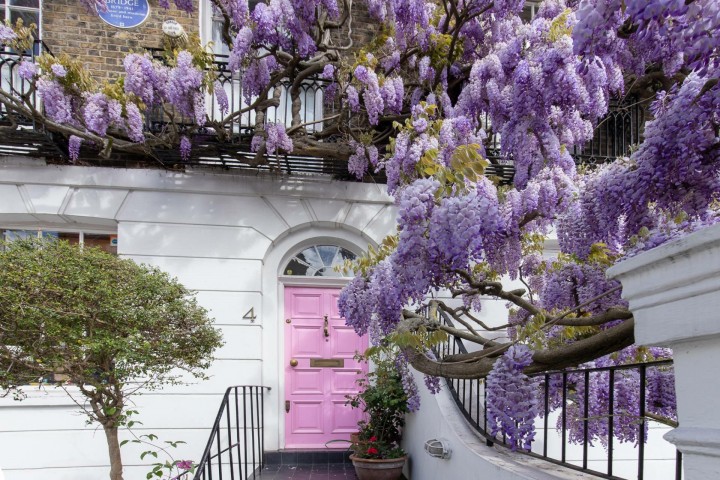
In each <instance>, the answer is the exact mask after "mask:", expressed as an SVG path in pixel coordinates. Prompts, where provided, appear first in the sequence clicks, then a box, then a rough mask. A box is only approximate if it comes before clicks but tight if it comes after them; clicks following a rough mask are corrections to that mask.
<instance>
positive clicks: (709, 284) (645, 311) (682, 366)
mask: <svg viewBox="0 0 720 480" xmlns="http://www.w3.org/2000/svg"><path fill="white" fill-rule="evenodd" d="M608 277H610V278H615V279H617V280H619V281H620V282H622V285H623V297H624V298H625V299H626V300H628V302H630V309H631V310H632V312H633V315H634V316H635V341H636V343H637V344H639V345H648V346H665V347H669V348H672V349H673V358H674V360H675V389H676V392H677V403H678V405H677V406H678V420H679V423H680V426H679V427H678V428H676V429H674V430H672V431H670V432H669V433H667V434H666V435H665V438H666V439H667V440H668V441H670V442H672V443H674V444H675V445H677V447H678V449H680V451H681V452H682V453H683V462H684V470H685V479H686V480H706V479H707V480H717V479H720V225H715V226H713V227H710V228H707V229H704V230H701V231H698V232H695V233H693V234H691V235H688V236H687V237H685V238H683V239H680V240H677V241H673V242H670V243H668V244H666V245H663V246H660V247H658V248H655V249H652V250H649V251H647V252H644V253H641V254H640V255H637V256H636V257H633V258H630V259H628V260H625V261H623V262H621V263H619V264H618V265H616V266H614V267H612V268H611V269H610V270H609V271H608Z"/></svg>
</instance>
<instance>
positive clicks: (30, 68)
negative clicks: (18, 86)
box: [17, 60, 37, 81]
mask: <svg viewBox="0 0 720 480" xmlns="http://www.w3.org/2000/svg"><path fill="white" fill-rule="evenodd" d="M17 73H18V76H19V77H20V78H22V79H23V80H26V81H31V80H32V79H33V78H35V75H37V65H35V64H34V63H33V62H30V61H28V60H23V61H22V62H20V65H19V66H18V69H17Z"/></svg>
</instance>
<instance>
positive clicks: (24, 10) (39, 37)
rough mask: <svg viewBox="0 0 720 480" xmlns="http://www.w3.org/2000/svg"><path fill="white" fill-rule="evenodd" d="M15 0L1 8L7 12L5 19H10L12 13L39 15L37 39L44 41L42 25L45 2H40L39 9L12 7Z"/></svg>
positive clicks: (40, 0) (6, 0)
mask: <svg viewBox="0 0 720 480" xmlns="http://www.w3.org/2000/svg"><path fill="white" fill-rule="evenodd" d="M12 2H13V0H5V5H4V6H2V7H0V8H3V9H4V11H5V18H8V19H9V18H10V11H11V10H15V11H23V12H33V13H37V14H38V26H37V34H36V35H37V38H38V39H42V23H43V0H38V6H37V7H21V6H19V5H11V3H12Z"/></svg>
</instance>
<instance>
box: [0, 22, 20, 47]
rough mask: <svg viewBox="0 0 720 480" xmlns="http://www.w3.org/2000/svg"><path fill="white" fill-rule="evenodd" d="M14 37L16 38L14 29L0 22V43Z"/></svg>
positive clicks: (10, 40)
mask: <svg viewBox="0 0 720 480" xmlns="http://www.w3.org/2000/svg"><path fill="white" fill-rule="evenodd" d="M15 39H17V34H16V33H15V30H13V29H12V28H11V27H8V26H7V25H5V24H3V23H0V43H3V44H7V43H10V42H12V41H14V40H15Z"/></svg>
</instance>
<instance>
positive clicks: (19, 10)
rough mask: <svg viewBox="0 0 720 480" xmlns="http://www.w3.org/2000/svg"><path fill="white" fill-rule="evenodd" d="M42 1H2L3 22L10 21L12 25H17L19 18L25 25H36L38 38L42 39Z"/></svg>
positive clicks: (0, 4) (0, 1)
mask: <svg viewBox="0 0 720 480" xmlns="http://www.w3.org/2000/svg"><path fill="white" fill-rule="evenodd" d="M41 7H42V1H41V0H0V8H2V15H3V17H2V20H3V22H4V21H5V20H9V21H10V23H12V24H13V25H15V22H17V20H18V18H22V20H23V24H25V25H26V26H27V25H30V24H31V23H34V24H35V25H37V28H38V30H37V37H38V38H40V26H41V20H42V16H41V13H40V12H41Z"/></svg>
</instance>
